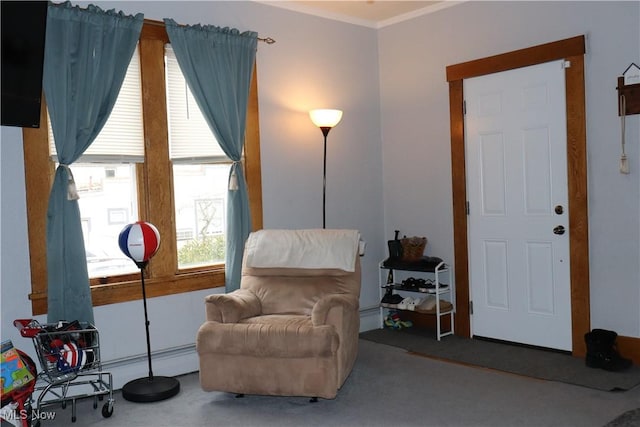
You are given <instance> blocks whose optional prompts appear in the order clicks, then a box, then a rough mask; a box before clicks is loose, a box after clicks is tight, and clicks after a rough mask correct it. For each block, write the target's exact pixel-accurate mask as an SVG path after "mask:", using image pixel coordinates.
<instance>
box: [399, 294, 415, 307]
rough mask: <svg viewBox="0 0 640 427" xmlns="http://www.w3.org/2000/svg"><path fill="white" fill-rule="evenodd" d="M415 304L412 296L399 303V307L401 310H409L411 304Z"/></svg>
mask: <svg viewBox="0 0 640 427" xmlns="http://www.w3.org/2000/svg"><path fill="white" fill-rule="evenodd" d="M411 304H413V305H415V304H414V302H413V298H411V297H407V298H405V299H403V300H402V301H401V302H399V303H398V309H399V310H409V308H408V307H409V305H411Z"/></svg>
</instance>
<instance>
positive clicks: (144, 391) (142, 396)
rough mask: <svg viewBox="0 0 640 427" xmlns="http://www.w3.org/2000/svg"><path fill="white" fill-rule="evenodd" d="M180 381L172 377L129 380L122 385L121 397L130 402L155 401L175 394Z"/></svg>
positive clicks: (178, 389) (178, 388)
mask: <svg viewBox="0 0 640 427" xmlns="http://www.w3.org/2000/svg"><path fill="white" fill-rule="evenodd" d="M179 391H180V382H179V381H178V380H177V379H175V378H173V377H157V376H154V377H153V378H150V377H144V378H138V379H137V380H131V381H129V382H128V383H126V384H125V385H124V387H122V397H124V398H125V400H128V401H130V402H157V401H159V400H165V399H168V398H170V397H173V396H175V395H176V394H178V392H179Z"/></svg>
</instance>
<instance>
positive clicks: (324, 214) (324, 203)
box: [320, 126, 331, 229]
mask: <svg viewBox="0 0 640 427" xmlns="http://www.w3.org/2000/svg"><path fill="white" fill-rule="evenodd" d="M320 130H321V131H322V135H324V161H323V169H322V228H323V229H325V228H327V227H326V225H327V135H329V131H330V130H331V128H330V127H329V126H321V127H320Z"/></svg>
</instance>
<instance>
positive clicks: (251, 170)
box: [23, 20, 262, 315]
mask: <svg viewBox="0 0 640 427" xmlns="http://www.w3.org/2000/svg"><path fill="white" fill-rule="evenodd" d="M168 42H169V38H168V35H167V32H166V30H165V28H164V24H163V23H161V22H158V21H151V20H145V22H144V25H143V28H142V32H141V34H140V63H141V74H142V76H141V77H142V98H143V125H144V130H145V136H144V139H145V142H144V143H145V161H144V163H142V164H139V165H137V166H136V174H137V180H138V203H139V215H140V218H141V219H144V220H145V221H149V222H151V223H153V224H154V225H155V226H156V227H157V228H158V231H159V232H160V235H161V236H162V237H163V238H162V242H163V243H162V245H161V246H160V249H159V250H158V253H157V254H156V255H155V256H154V258H153V259H151V260H150V262H149V265H148V266H147V268H146V269H145V289H146V294H147V296H148V297H157V296H163V295H172V294H178V293H183V292H191V291H197V290H203V289H211V288H215V287H220V286H224V279H225V277H224V264H219V265H215V266H210V267H208V268H206V269H188V270H178V267H177V265H178V262H177V248H176V230H175V217H174V215H175V213H174V212H175V211H174V198H173V179H172V176H173V169H172V164H171V161H170V159H169V148H168V138H169V137H168V130H167V123H168V121H167V112H166V94H165V85H164V78H165V76H164V59H163V55H164V45H165V44H166V43H168ZM256 75H257V73H256V68H255V67H254V73H253V78H252V82H251V90H250V93H249V103H248V108H247V125H246V133H245V147H244V156H243V161H242V163H243V167H244V172H245V178H246V181H247V188H248V193H249V206H250V210H251V220H252V227H253V229H254V230H259V229H261V228H262V182H261V166H260V165H261V162H260V133H259V118H258V116H259V114H258V86H257V78H256ZM160 87H161V88H162V89H161V90H158V88H160ZM43 100H44V97H43ZM47 120H48V118H47V114H46V103H45V102H43V103H42V109H41V112H40V128H37V129H34V128H24V129H23V145H24V164H25V186H26V200H27V222H28V235H29V249H30V264H31V293H30V294H29V299H30V300H31V305H32V312H33V315H39V314H45V313H47V253H46V216H47V205H48V197H47V195H48V194H49V192H50V191H51V186H52V183H53V177H54V172H55V164H54V162H53V161H52V160H51V159H50V156H49V146H48V135H47ZM43 171H46V172H45V173H43ZM149 177H153V178H149ZM90 286H91V297H92V300H93V305H94V306H100V305H107V304H115V303H120V302H125V301H133V300H138V299H142V288H141V285H140V279H139V274H130V275H123V276H112V277H107V278H100V279H97V278H94V279H91V280H90Z"/></svg>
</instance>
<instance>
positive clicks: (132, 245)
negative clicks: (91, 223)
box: [118, 221, 180, 402]
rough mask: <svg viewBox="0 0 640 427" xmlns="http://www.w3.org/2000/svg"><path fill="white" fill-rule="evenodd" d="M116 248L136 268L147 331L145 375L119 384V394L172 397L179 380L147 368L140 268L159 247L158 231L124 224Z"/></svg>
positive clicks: (145, 224)
mask: <svg viewBox="0 0 640 427" xmlns="http://www.w3.org/2000/svg"><path fill="white" fill-rule="evenodd" d="M118 244H119V246H120V250H121V251H122V252H123V253H124V254H125V255H126V256H128V257H129V258H131V259H132V260H133V262H135V263H136V265H137V266H138V268H140V281H141V283H142V302H143V304H144V324H145V327H146V332H147V360H148V362H149V376H148V377H142V378H138V379H135V380H131V381H129V382H128V383H126V384H125V385H124V387H122V397H124V398H125V400H129V401H131V402H157V401H159V400H164V399H168V398H170V397H173V396H175V395H176V394H178V392H179V391H180V382H179V381H178V380H177V379H175V378H173V377H159V376H154V375H153V369H152V368H151V339H150V337H149V317H148V315H147V294H146V291H145V286H144V271H143V270H144V268H145V267H146V266H147V263H148V262H149V259H150V258H151V257H152V256H154V255H155V253H156V252H157V251H158V248H159V247H160V233H158V229H157V228H156V227H155V226H154V225H153V224H150V223H148V222H144V221H138V222H135V223H133V224H129V225H127V226H125V227H124V228H123V229H122V231H121V232H120V236H119V237H118Z"/></svg>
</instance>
